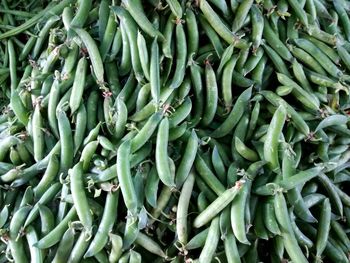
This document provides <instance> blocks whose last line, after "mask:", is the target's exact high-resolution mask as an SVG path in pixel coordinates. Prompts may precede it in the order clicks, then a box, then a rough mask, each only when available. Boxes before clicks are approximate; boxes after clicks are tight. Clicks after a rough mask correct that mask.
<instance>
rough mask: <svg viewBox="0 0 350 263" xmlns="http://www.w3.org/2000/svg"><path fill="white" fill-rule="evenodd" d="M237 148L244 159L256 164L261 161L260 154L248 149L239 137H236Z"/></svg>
mask: <svg viewBox="0 0 350 263" xmlns="http://www.w3.org/2000/svg"><path fill="white" fill-rule="evenodd" d="M235 148H236V150H237V152H238V153H239V154H240V155H241V156H242V157H244V158H245V159H247V160H249V161H251V162H255V161H257V160H258V159H259V157H258V154H257V153H256V152H255V151H254V150H252V149H250V148H248V147H247V146H246V145H245V144H244V143H243V142H242V141H241V140H240V139H239V138H238V137H235Z"/></svg>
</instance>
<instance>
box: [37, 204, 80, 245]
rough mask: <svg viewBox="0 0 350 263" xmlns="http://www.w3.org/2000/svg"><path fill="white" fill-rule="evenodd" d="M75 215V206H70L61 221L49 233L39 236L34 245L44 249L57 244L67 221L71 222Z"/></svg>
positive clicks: (65, 228)
mask: <svg viewBox="0 0 350 263" xmlns="http://www.w3.org/2000/svg"><path fill="white" fill-rule="evenodd" d="M76 215H77V212H76V210H75V207H72V208H71V209H70V210H69V212H68V213H67V215H66V216H65V217H64V218H63V219H62V221H60V222H59V224H58V225H57V226H56V227H55V228H54V229H53V230H52V231H51V232H50V233H48V234H47V235H46V236H44V237H43V238H41V239H40V240H39V241H38V243H36V246H37V247H38V248H40V249H45V248H49V247H51V246H53V245H55V244H57V243H58V242H59V241H60V239H61V238H62V236H63V234H64V232H65V231H66V230H67V229H68V223H69V222H71V221H72V220H73V219H74V218H75V217H76Z"/></svg>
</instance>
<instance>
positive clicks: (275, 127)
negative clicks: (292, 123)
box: [264, 105, 286, 171]
mask: <svg viewBox="0 0 350 263" xmlns="http://www.w3.org/2000/svg"><path fill="white" fill-rule="evenodd" d="M285 120H286V109H285V107H283V106H282V105H281V106H279V107H278V109H277V110H276V112H275V113H274V115H273V118H272V120H271V122H270V126H269V128H268V130H267V137H266V140H265V142H264V158H265V160H266V161H267V162H268V165H269V167H270V169H271V170H272V171H278V170H279V169H280V168H279V161H278V144H279V142H278V140H279V137H280V135H281V133H282V129H283V126H284V122H285Z"/></svg>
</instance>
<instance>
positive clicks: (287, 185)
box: [255, 166, 324, 195]
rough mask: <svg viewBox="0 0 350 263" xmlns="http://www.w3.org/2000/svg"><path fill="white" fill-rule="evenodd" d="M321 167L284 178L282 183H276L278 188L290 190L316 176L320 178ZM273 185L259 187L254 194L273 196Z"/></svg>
mask: <svg viewBox="0 0 350 263" xmlns="http://www.w3.org/2000/svg"><path fill="white" fill-rule="evenodd" d="M323 169H324V168H323V167H319V166H318V167H313V168H310V169H307V170H304V171H301V172H299V173H297V174H295V175H293V176H291V177H288V178H285V179H283V180H282V181H280V182H278V185H279V187H281V188H282V189H284V190H287V191H288V190H290V189H293V188H295V187H297V186H298V185H300V184H303V183H305V182H308V181H310V180H311V179H313V178H314V177H316V176H318V177H319V178H320V177H321V176H322V170H323ZM275 187H276V185H275V184H267V185H263V186H260V187H259V188H257V189H256V190H255V193H257V194H259V195H260V194H261V195H270V194H273V192H274V190H275Z"/></svg>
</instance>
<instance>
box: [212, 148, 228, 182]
mask: <svg viewBox="0 0 350 263" xmlns="http://www.w3.org/2000/svg"><path fill="white" fill-rule="evenodd" d="M211 160H212V164H213V168H214V170H215V172H216V174H217V176H218V178H219V180H220V181H221V182H222V183H223V184H224V183H225V182H226V174H227V173H226V168H225V164H224V162H223V160H222V158H221V156H220V153H219V151H218V147H217V146H216V145H215V146H214V148H213V152H212V155H211Z"/></svg>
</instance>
